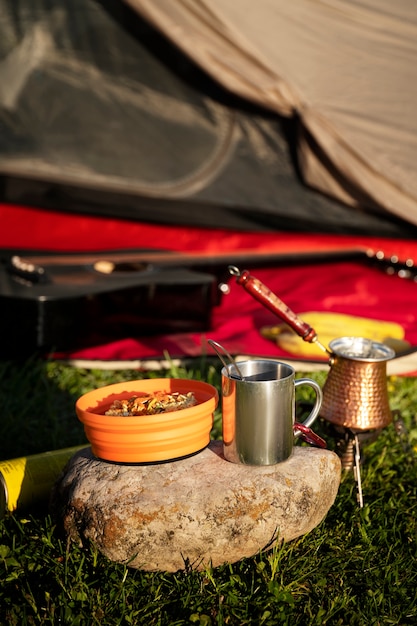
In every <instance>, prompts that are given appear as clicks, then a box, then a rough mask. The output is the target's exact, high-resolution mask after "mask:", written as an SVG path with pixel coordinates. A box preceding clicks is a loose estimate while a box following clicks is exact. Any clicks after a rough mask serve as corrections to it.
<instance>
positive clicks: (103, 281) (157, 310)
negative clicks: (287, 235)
mask: <svg viewBox="0 0 417 626" xmlns="http://www.w3.org/2000/svg"><path fill="white" fill-rule="evenodd" d="M121 257H122V258H123V260H122V261H120V262H118V263H117V264H115V263H113V262H111V261H110V262H109V261H107V260H103V255H100V256H97V258H96V261H94V260H93V258H92V259H91V261H92V262H89V263H84V262H82V260H81V261H80V260H79V258H78V256H77V255H74V256H73V258H72V259H71V258H70V259H68V255H66V256H65V259H66V261H65V262H64V263H62V262H61V258H60V256H59V255H51V256H50V257H49V260H48V262H47V263H44V264H43V265H38V264H34V263H32V262H31V260H30V257H26V256H18V255H13V254H11V255H6V256H4V255H3V264H2V265H1V266H0V320H1V325H2V328H7V329H8V331H7V333H4V336H3V339H2V346H1V353H2V355H3V356H18V355H24V354H31V353H33V352H34V351H41V352H45V351H60V350H66V349H69V348H71V349H72V350H73V349H74V348H81V347H85V346H89V345H90V346H91V345H95V344H96V343H99V344H102V343H105V342H110V341H114V340H116V339H121V338H125V337H129V336H133V337H134V336H137V335H141V336H146V335H153V334H156V333H161V332H163V333H169V332H190V331H196V332H198V331H204V330H207V329H208V328H209V327H210V322H211V312H212V308H213V306H214V304H215V303H216V302H217V301H218V293H219V292H218V290H217V285H216V277H215V276H214V275H213V274H210V273H206V272H204V271H196V270H193V269H190V268H187V267H178V266H177V267H175V266H162V267H161V266H160V267H158V266H155V265H153V264H152V263H151V262H148V263H144V262H139V263H136V262H131V260H130V259H131V255H129V254H128V253H126V254H122V255H121ZM121 257H120V255H118V258H119V259H120V258H121ZM104 258H105V255H104Z"/></svg>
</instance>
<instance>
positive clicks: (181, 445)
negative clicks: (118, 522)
mask: <svg viewBox="0 0 417 626" xmlns="http://www.w3.org/2000/svg"><path fill="white" fill-rule="evenodd" d="M155 391H165V392H168V393H173V392H179V393H188V392H190V391H191V392H192V393H193V394H194V396H195V398H196V400H197V404H196V405H194V406H192V407H188V408H186V409H180V410H179V411H171V412H169V413H158V414H156V415H143V416H132V417H119V416H111V415H104V413H105V412H106V411H107V409H108V408H109V406H110V405H111V404H112V402H114V401H115V400H123V399H126V398H130V397H131V396H133V395H135V394H136V393H141V392H142V393H143V392H147V393H153V392H155ZM218 401H219V397H218V393H217V390H216V388H215V387H213V386H212V385H209V384H208V383H204V382H201V381H197V380H188V379H181V378H151V379H147V380H133V381H129V382H124V383H115V384H114V385H107V386H106V387H101V388H99V389H94V390H93V391H90V392H88V393H86V394H84V395H83V396H81V397H80V398H79V399H78V400H77V402H76V405H75V410H76V413H77V417H78V419H79V420H80V421H81V422H82V423H83V424H84V431H85V434H86V437H87V439H88V441H89V442H90V444H91V449H92V452H93V454H94V455H95V456H96V457H98V458H100V459H103V460H105V461H115V462H118V463H155V462H159V461H169V460H173V459H177V458H181V457H185V456H189V455H191V454H195V453H196V452H199V451H200V450H203V449H204V448H205V447H206V446H207V445H208V444H209V442H210V431H211V429H212V427H213V414H214V411H215V409H216V407H217V404H218Z"/></svg>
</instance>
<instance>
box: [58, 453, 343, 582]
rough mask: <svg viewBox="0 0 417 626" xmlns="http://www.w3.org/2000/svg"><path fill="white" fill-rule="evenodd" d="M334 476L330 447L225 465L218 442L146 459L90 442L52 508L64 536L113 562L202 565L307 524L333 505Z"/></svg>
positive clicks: (298, 531)
mask: <svg viewBox="0 0 417 626" xmlns="http://www.w3.org/2000/svg"><path fill="white" fill-rule="evenodd" d="M340 473H341V463H340V459H339V457H338V456H337V455H336V454H334V453H333V452H330V451H328V450H321V449H318V448H309V447H302V446H296V447H295V448H294V452H293V454H292V456H291V457H290V458H289V459H288V460H287V461H285V462H284V463H280V464H278V465H273V466H269V467H249V466H243V465H236V464H232V463H229V462H228V461H226V460H225V459H224V458H223V454H222V443H221V442H218V441H213V442H211V443H210V445H209V446H208V448H206V449H205V450H203V451H202V452H200V453H199V454H197V455H195V456H192V457H189V458H187V459H183V460H179V461H174V462H171V463H163V464H155V465H143V466H138V465H136V466H135V465H118V464H114V463H106V462H104V461H99V460H98V459H96V458H94V457H93V455H92V453H91V451H90V448H86V449H85V450H82V451H81V452H79V453H77V454H76V455H75V456H74V457H73V458H72V459H71V460H70V462H69V464H68V466H67V467H66V469H65V471H64V473H63V474H62V476H61V477H60V479H59V480H58V482H57V483H56V485H55V488H54V492H53V498H52V508H53V511H54V513H55V515H56V516H57V517H58V519H59V521H60V522H61V523H62V524H63V527H64V529H65V532H66V533H67V535H68V537H70V538H71V539H72V540H74V541H77V542H82V543H83V542H85V541H92V542H94V543H95V544H96V546H97V548H98V549H99V550H100V551H101V552H102V553H103V554H104V555H106V556H107V557H108V558H109V559H110V560H112V561H115V562H119V563H127V564H128V565H129V566H130V567H133V568H138V569H143V570H148V571H156V570H162V571H169V572H173V571H177V570H180V569H184V568H190V567H191V568H194V569H203V568H204V567H205V566H207V565H212V566H213V567H216V566H218V565H220V564H222V563H224V562H235V561H238V560H240V559H242V558H243V557H248V556H253V555H254V554H256V553H258V552H259V550H261V549H264V548H265V547H267V546H268V547H272V546H273V545H274V543H275V542H276V541H277V540H279V541H280V540H284V541H289V540H291V539H294V538H295V537H298V536H300V535H303V534H305V533H308V532H309V531H311V530H312V529H313V528H314V527H315V526H317V524H319V523H320V522H321V521H322V519H323V518H324V517H325V515H326V513H327V512H328V510H329V508H330V507H331V506H332V504H333V502H334V500H335V497H336V494H337V491H338V487H339V483H340Z"/></svg>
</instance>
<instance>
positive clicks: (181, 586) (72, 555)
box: [0, 358, 417, 626]
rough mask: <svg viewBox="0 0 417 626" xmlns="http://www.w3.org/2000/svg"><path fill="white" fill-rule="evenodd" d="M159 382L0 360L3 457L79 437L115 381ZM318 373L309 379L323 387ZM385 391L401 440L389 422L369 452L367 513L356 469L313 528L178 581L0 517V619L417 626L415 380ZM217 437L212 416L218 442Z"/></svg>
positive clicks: (194, 371)
mask: <svg viewBox="0 0 417 626" xmlns="http://www.w3.org/2000/svg"><path fill="white" fill-rule="evenodd" d="M218 369H219V368H218V367H217V364H214V365H213V363H210V362H208V361H207V362H205V361H202V362H199V363H198V364H196V367H195V368H189V369H187V370H184V369H176V368H172V370H171V371H169V372H163V373H162V375H174V376H177V377H179V376H180V377H190V378H201V379H203V380H207V381H209V382H211V383H212V384H215V385H216V386H219V382H220V380H219V374H218ZM160 375H161V373H160V372H159V373H155V372H153V373H147V372H138V371H122V372H112V371H100V370H97V371H91V370H80V369H75V368H71V367H69V366H66V365H63V364H60V363H56V362H44V361H42V360H38V359H35V358H34V359H32V360H29V361H27V362H24V363H1V364H0V406H1V421H0V459H10V458H14V457H17V456H20V455H26V454H35V453H37V452H42V451H45V450H52V449H57V448H63V447H67V446H72V445H77V444H82V443H84V442H85V438H84V433H83V428H82V425H81V424H80V423H79V422H78V420H77V418H76V416H75V412H74V403H75V400H76V399H77V397H79V396H80V395H81V394H82V393H84V392H86V391H88V390H90V389H92V388H93V387H96V386H100V385H105V384H108V383H110V382H116V381H117V380H122V379H124V380H126V379H133V378H140V377H147V376H160ZM324 376H325V373H319V374H314V375H312V377H315V378H316V379H318V380H319V382H321V383H323V382H324ZM388 389H389V395H390V403H391V407H392V409H393V410H397V411H399V412H400V414H401V417H402V419H403V420H404V424H405V426H406V428H407V435H406V437H405V438H404V439H401V440H400V439H399V437H398V435H397V434H396V431H395V428H394V426H393V425H389V426H388V427H386V428H385V429H384V430H383V431H382V433H381V434H380V435H379V437H378V438H377V439H376V440H375V441H373V442H372V443H368V444H364V446H363V448H362V451H363V453H364V463H363V467H362V487H363V493H364V500H365V504H364V507H363V508H362V509H361V508H359V507H358V505H357V502H356V483H355V481H354V477H353V473H352V472H350V471H346V472H343V475H342V482H341V485H340V489H339V493H338V495H337V498H336V501H335V503H334V505H333V507H332V508H331V509H330V511H329V513H328V514H327V516H326V518H325V519H324V520H323V522H322V523H321V524H320V525H319V526H318V527H316V528H315V529H314V530H313V531H311V532H310V533H308V534H307V535H305V536H303V537H301V538H299V539H297V540H294V541H292V542H290V543H288V544H285V545H283V546H280V547H276V548H274V549H272V550H271V551H265V552H262V553H260V554H258V555H255V556H254V557H252V558H249V559H243V560H242V561H240V562H238V563H235V564H233V565H229V564H225V565H223V566H221V567H219V568H216V569H210V568H207V569H206V570H205V571H203V572H195V571H184V572H179V573H176V574H167V573H165V572H157V573H149V572H143V571H139V570H133V569H129V568H127V567H125V566H123V565H120V564H115V563H112V562H109V561H108V560H107V559H106V558H105V557H104V556H102V555H101V554H99V553H98V552H97V551H96V550H95V548H94V546H90V547H88V548H80V547H79V546H77V545H74V544H69V545H67V543H66V541H65V538H63V537H62V536H60V535H59V533H57V531H56V529H55V527H54V521H53V520H52V519H51V518H50V517H49V515H48V511H47V509H46V508H44V509H41V510H38V511H18V512H17V513H15V514H13V515H8V516H6V518H5V519H3V520H2V521H1V522H0V624H5V625H6V624H7V625H8V624H16V625H19V626H20V625H22V624H74V625H76V624H97V625H98V624H100V625H110V624H111V625H113V624H114V625H116V624H146V625H149V626H151V625H169V626H176V625H178V626H180V625H181V626H182V625H185V624H197V625H201V626H203V625H208V624H230V625H236V626H241V625H245V624H254V625H258V624H259V625H265V626H266V625H271V626H272V625H274V626H275V625H277V624H288V625H291V626H292V625H297V624H300V625H303V626H305V625H308V624H314V625H316V624H317V625H319V624H332V625H333V624H335V625H336V624H340V625H349V626H351V625H358V626H362V625H368V624H369V625H375V626H377V625H378V626H386V625H391V624H399V625H407V624H410V625H411V624H416V623H417V562H416V556H417V522H416V520H417V456H416V453H415V451H414V449H413V446H414V445H415V444H416V443H417V421H416V412H417V380H416V379H412V378H391V379H389V380H388ZM306 393H308V392H306ZM306 400H307V401H308V397H306ZM320 428H321V425H320V424H318V425H317V428H316V430H317V431H319V432H320ZM220 436H221V419H220V413H219V411H218V412H217V414H216V419H215V426H214V429H213V437H214V438H218V437H220ZM408 444H410V445H408ZM329 447H332V442H331V441H329Z"/></svg>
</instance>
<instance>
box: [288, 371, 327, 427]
mask: <svg viewBox="0 0 417 626" xmlns="http://www.w3.org/2000/svg"><path fill="white" fill-rule="evenodd" d="M294 385H295V387H299V386H300V385H309V386H310V387H312V388H313V389H314V391H315V393H316V401H315V403H314V406H313V409H312V411H311V413H310V415H309V416H308V417H307V419H306V420H304V422H302V425H303V426H306V427H307V428H309V427H310V426H311V425H312V424H313V422H315V420H316V418H317V416H318V414H319V412H320V409H321V403H322V401H323V392H322V390H321V387H320V385H319V384H318V383H316V381H315V380H312V379H311V378H297V379H296V380H295V381H294ZM300 435H301V431H300V430H294V437H299V436H300Z"/></svg>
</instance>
